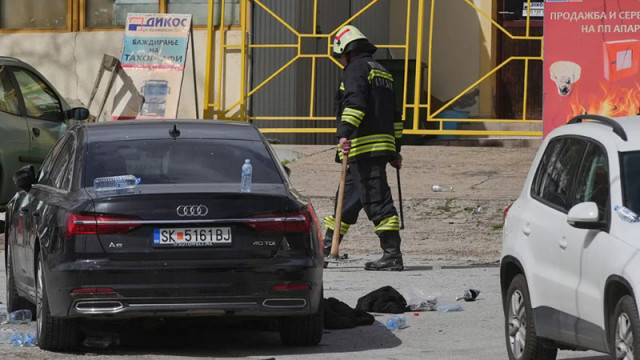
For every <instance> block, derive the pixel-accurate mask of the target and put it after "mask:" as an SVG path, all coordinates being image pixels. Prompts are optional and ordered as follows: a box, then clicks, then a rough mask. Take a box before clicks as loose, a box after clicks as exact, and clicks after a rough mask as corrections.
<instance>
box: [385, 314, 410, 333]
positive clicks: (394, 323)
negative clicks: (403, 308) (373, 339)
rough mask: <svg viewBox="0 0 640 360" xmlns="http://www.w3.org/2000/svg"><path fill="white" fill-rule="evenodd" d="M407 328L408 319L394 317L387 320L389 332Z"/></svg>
mask: <svg viewBox="0 0 640 360" xmlns="http://www.w3.org/2000/svg"><path fill="white" fill-rule="evenodd" d="M406 326H407V318H405V317H404V316H401V315H400V316H399V315H396V316H392V317H390V318H388V319H387V329H389V330H399V329H402V328H404V327H406Z"/></svg>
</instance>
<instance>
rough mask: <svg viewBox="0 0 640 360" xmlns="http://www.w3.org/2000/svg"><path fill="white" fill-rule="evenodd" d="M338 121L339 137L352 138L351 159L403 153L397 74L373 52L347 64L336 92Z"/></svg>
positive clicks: (340, 157)
mask: <svg viewBox="0 0 640 360" xmlns="http://www.w3.org/2000/svg"><path fill="white" fill-rule="evenodd" d="M336 120H337V122H338V125H337V133H336V135H337V137H338V139H340V138H343V137H344V138H347V139H350V140H351V151H350V152H349V161H355V160H357V159H362V158H369V157H379V156H384V157H387V158H389V159H391V158H393V157H395V154H396V153H399V152H400V145H401V144H400V142H401V138H402V128H403V123H402V121H401V119H400V116H399V113H398V112H397V111H396V98H395V93H394V90H393V76H391V74H390V73H389V72H388V71H387V70H386V69H385V68H384V67H383V66H382V65H380V64H379V63H378V62H377V61H375V60H373V58H372V57H371V54H370V53H361V54H358V55H357V56H356V57H354V58H353V59H352V60H351V61H350V62H349V64H347V66H346V67H345V69H344V71H343V75H342V82H341V83H340V88H339V90H338V93H337V94H336ZM338 158H339V159H342V153H341V152H340V151H338Z"/></svg>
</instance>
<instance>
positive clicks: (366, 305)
mask: <svg viewBox="0 0 640 360" xmlns="http://www.w3.org/2000/svg"><path fill="white" fill-rule="evenodd" d="M356 310H360V311H368V312H376V313H387V314H401V313H403V312H405V311H409V309H408V307H407V300H406V299H405V298H404V296H402V294H400V293H399V292H398V291H397V290H396V289H394V288H393V287H391V286H383V287H381V288H379V289H377V290H374V291H372V292H370V293H368V294H367V295H365V296H363V297H361V298H360V299H358V304H357V305H356Z"/></svg>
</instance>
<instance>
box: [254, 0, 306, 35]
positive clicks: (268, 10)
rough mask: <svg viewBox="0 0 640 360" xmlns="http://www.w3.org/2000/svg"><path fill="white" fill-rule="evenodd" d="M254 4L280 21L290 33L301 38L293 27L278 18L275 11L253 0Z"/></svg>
mask: <svg viewBox="0 0 640 360" xmlns="http://www.w3.org/2000/svg"><path fill="white" fill-rule="evenodd" d="M253 2H254V3H256V4H258V5H259V6H260V7H261V8H263V9H264V11H266V12H268V13H269V14H270V15H271V16H273V17H274V18H275V19H276V20H278V21H279V22H280V23H281V24H282V25H284V26H285V27H286V28H287V29H289V31H291V32H292V33H294V34H296V36H298V37H299V36H300V34H299V33H298V32H297V31H296V29H294V28H292V27H291V25H289V24H288V23H287V22H286V21H284V20H282V18H281V17H280V16H278V15H277V14H276V13H274V12H273V11H271V9H269V8H268V7H266V6H264V4H262V3H261V2H260V0H253Z"/></svg>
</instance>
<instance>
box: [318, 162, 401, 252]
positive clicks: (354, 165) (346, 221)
mask: <svg viewBox="0 0 640 360" xmlns="http://www.w3.org/2000/svg"><path fill="white" fill-rule="evenodd" d="M387 163H388V159H387V158H386V157H372V158H364V159H358V160H356V161H350V162H349V167H348V168H347V174H346V182H345V188H344V200H343V208H342V221H341V224H340V225H338V226H339V229H340V240H342V237H343V236H344V235H345V234H346V233H347V231H348V230H349V227H350V226H351V225H352V224H355V223H356V221H357V220H358V214H359V213H360V210H361V209H363V208H364V211H365V213H366V214H367V217H368V218H369V220H371V221H372V222H373V224H374V225H375V232H376V234H377V235H378V237H379V238H380V246H381V247H382V248H383V251H384V252H385V253H387V252H388V251H391V253H394V254H396V255H397V256H401V254H400V235H399V230H400V221H399V219H398V213H397V211H396V208H395V206H394V205H393V199H392V197H391V189H390V188H389V184H388V183H387V172H386V166H387ZM336 199H337V195H336ZM335 211H336V208H335V205H334V215H332V216H329V217H327V218H325V226H326V228H327V232H326V234H325V239H324V244H325V254H328V252H329V251H330V250H331V241H332V237H333V231H334V230H335V228H336V226H337V224H335ZM389 239H393V240H392V241H390V240H389ZM385 248H387V249H385Z"/></svg>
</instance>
